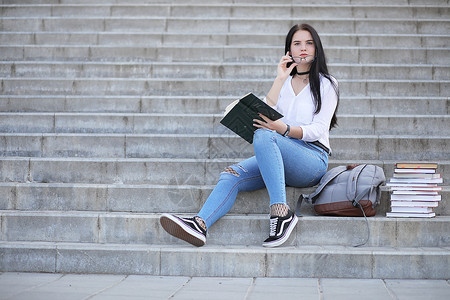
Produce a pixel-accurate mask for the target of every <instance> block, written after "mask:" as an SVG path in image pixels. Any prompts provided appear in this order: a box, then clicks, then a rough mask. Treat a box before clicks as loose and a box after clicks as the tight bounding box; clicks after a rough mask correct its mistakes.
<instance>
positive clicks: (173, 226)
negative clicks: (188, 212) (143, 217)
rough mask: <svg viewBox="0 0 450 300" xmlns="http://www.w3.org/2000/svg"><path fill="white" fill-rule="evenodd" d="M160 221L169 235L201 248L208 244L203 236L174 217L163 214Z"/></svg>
mask: <svg viewBox="0 0 450 300" xmlns="http://www.w3.org/2000/svg"><path fill="white" fill-rule="evenodd" d="M159 221H160V223H161V226H162V227H163V228H164V230H165V231H167V233H169V234H171V235H173V236H174V237H177V238H179V239H182V240H183V241H185V242H188V243H189V244H191V245H194V246H196V247H201V246H203V245H205V243H206V238H205V237H204V236H203V235H201V234H199V233H198V232H195V231H194V230H193V229H192V228H190V227H189V226H186V225H185V224H184V223H183V222H182V221H181V220H180V219H178V218H176V217H174V216H172V215H169V214H163V215H162V216H161V217H160V219H159Z"/></svg>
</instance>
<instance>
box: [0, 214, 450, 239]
mask: <svg viewBox="0 0 450 300" xmlns="http://www.w3.org/2000/svg"><path fill="white" fill-rule="evenodd" d="M0 215H1V217H2V222H3V226H2V232H3V235H2V236H3V238H2V240H3V241H8V242H30V241H32V242H38V241H44V242H79V243H101V244H105V243H108V244H149V245H155V244H171V245H186V243H185V242H183V241H181V240H178V239H175V238H173V237H172V236H170V235H169V234H167V233H166V232H165V231H164V230H163V229H162V227H161V225H160V223H159V214H138V213H112V212H76V211H67V212H61V211H58V212H52V211H27V212H23V211H11V210H10V211H0ZM367 222H368V224H369V228H370V230H371V235H370V238H369V241H368V243H367V245H366V246H368V247H449V246H450V236H449V235H448V230H447V229H448V227H449V226H450V216H440V217H435V218H430V219H427V222H424V221H423V220H419V219H412V218H411V219H401V218H386V217H381V216H379V217H371V218H368V219H367ZM418 232H420V233H421V234H420V235H418V234H417V233H418ZM268 235H269V216H268V214H264V215H254V214H253V215H227V216H225V217H223V218H221V219H220V220H219V221H218V222H217V224H214V225H213V226H212V227H211V228H210V230H209V231H208V235H207V243H208V244H210V245H224V244H226V245H243V246H260V245H261V244H262V241H264V240H265V239H266V238H267V237H268ZM366 238H367V227H366V221H365V219H364V218H360V217H358V218H357V217H320V216H304V217H302V218H300V220H299V224H298V225H297V226H296V228H295V230H294V231H293V233H292V235H291V238H290V239H291V242H290V243H289V244H288V245H289V246H295V247H298V246H302V245H318V246H333V245H339V246H352V245H357V244H358V243H361V242H362V241H364V240H365V239H366Z"/></svg>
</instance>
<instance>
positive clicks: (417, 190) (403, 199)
mask: <svg viewBox="0 0 450 300" xmlns="http://www.w3.org/2000/svg"><path fill="white" fill-rule="evenodd" d="M437 167H438V164H437V163H397V164H396V165H395V170H394V176H393V177H392V178H391V179H390V180H389V182H388V183H386V186H389V187H390V190H391V211H390V212H388V213H386V216H387V217H395V218H414V217H415V218H432V217H434V216H435V215H436V214H435V212H434V211H433V209H434V208H435V207H437V206H438V205H439V202H440V201H441V195H440V194H439V191H441V190H442V187H441V186H438V184H439V183H442V182H443V180H442V178H441V174H439V173H437V172H436V171H437Z"/></svg>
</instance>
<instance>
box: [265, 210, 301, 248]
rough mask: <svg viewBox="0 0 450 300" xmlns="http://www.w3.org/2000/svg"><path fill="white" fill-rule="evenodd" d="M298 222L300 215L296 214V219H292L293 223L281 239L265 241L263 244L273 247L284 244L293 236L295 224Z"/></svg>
mask: <svg viewBox="0 0 450 300" xmlns="http://www.w3.org/2000/svg"><path fill="white" fill-rule="evenodd" d="M297 222H298V217H297V216H296V215H295V214H294V219H293V220H292V222H291V224H289V227H288V229H287V231H286V234H285V235H284V236H283V237H282V238H281V239H279V240H276V241H273V242H269V243H263V246H264V247H268V248H272V247H278V246H281V245H283V244H284V243H285V242H286V241H287V240H288V239H289V237H290V236H291V233H292V231H293V230H294V228H295V225H297Z"/></svg>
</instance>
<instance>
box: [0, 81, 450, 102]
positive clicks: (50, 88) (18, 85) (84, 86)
mask: <svg viewBox="0 0 450 300" xmlns="http://www.w3.org/2000/svg"><path fill="white" fill-rule="evenodd" d="M272 82H273V80H272V79H211V78H207V77H205V79H204V80H199V78H170V80H169V78H73V79H69V78H67V79H64V78H59V77H55V78H49V77H47V78H26V77H23V78H22V77H20V78H19V77H15V78H3V79H1V92H2V94H3V95H65V96H75V95H79V96H84V95H91V96H92V95H96V96H110V95H114V96H123V95H127V96H130V95H134V96H137V95H139V96H147V95H152V96H155V95H159V96H195V97H198V96H216V97H218V96H234V97H236V98H239V97H240V96H242V95H245V94H247V93H248V92H250V91H251V92H253V93H254V94H256V95H264V94H265V93H267V91H268V90H269V89H270V87H271V85H272ZM449 86H450V80H398V79H397V80H393V79H391V80H386V79H342V80H339V90H340V94H341V95H342V96H343V97H348V96H366V97H368V96H370V97H377V96H383V97H388V96H402V97H406V96H412V97H418V96H422V97H447V96H448V90H449Z"/></svg>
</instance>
